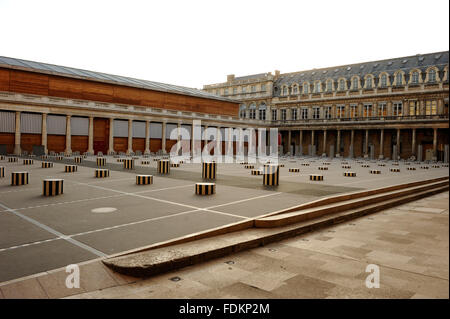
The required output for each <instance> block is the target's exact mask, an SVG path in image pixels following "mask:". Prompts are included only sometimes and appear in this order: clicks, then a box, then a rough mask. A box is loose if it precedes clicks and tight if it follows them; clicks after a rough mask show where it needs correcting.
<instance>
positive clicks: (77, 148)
mask: <svg viewBox="0 0 450 319" xmlns="http://www.w3.org/2000/svg"><path fill="white" fill-rule="evenodd" d="M71 145H72V152H80V154H83V153H84V152H87V150H88V146H89V137H88V136H79V135H72V140H71Z"/></svg>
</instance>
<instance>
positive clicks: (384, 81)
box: [381, 74, 387, 87]
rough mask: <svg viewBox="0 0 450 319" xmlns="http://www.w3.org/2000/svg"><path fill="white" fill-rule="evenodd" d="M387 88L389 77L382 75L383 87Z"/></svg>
mask: <svg viewBox="0 0 450 319" xmlns="http://www.w3.org/2000/svg"><path fill="white" fill-rule="evenodd" d="M386 86H387V76H386V74H382V75H381V87H386Z"/></svg>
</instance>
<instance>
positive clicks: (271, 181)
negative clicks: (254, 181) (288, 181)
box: [263, 164, 280, 186]
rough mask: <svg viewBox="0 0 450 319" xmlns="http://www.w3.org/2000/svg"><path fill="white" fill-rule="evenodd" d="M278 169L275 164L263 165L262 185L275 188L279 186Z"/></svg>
mask: <svg viewBox="0 0 450 319" xmlns="http://www.w3.org/2000/svg"><path fill="white" fill-rule="evenodd" d="M279 176H280V169H279V166H278V165H276V164H265V165H264V170H263V185H265V186H277V185H278V184H279Z"/></svg>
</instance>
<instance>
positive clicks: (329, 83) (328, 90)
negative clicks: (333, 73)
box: [327, 80, 333, 92]
mask: <svg viewBox="0 0 450 319" xmlns="http://www.w3.org/2000/svg"><path fill="white" fill-rule="evenodd" d="M332 88H333V82H332V81H331V80H328V81H327V92H331V90H332Z"/></svg>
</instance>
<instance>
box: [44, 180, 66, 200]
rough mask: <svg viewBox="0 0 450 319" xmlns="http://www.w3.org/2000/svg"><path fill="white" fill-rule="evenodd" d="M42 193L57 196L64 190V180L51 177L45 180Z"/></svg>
mask: <svg viewBox="0 0 450 319" xmlns="http://www.w3.org/2000/svg"><path fill="white" fill-rule="evenodd" d="M42 186H43V190H42V195H44V196H56V195H61V194H62V193H63V192H64V180H63V179H60V178H49V179H44V180H43V185H42Z"/></svg>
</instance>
